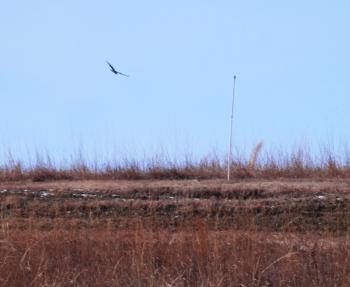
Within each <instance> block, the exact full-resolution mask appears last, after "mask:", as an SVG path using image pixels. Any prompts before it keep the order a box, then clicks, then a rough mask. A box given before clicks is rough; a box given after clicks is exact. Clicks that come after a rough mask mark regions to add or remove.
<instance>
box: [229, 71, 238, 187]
mask: <svg viewBox="0 0 350 287" xmlns="http://www.w3.org/2000/svg"><path fill="white" fill-rule="evenodd" d="M235 88H236V75H234V76H233V93H232V108H231V128H230V146H229V152H228V157H227V181H230V167H231V156H232V129H233V111H234V104H235Z"/></svg>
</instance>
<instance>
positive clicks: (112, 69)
mask: <svg viewBox="0 0 350 287" xmlns="http://www.w3.org/2000/svg"><path fill="white" fill-rule="evenodd" d="M106 63H107V64H108V66H109V67H110V68H111V71H112V72H113V73H114V74H118V72H117V71H116V70H115V69H114V67H113V66H112V64H111V63H109V62H108V61H106Z"/></svg>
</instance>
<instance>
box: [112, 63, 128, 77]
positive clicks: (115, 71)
mask: <svg viewBox="0 0 350 287" xmlns="http://www.w3.org/2000/svg"><path fill="white" fill-rule="evenodd" d="M106 63H107V64H108V66H109V67H110V68H111V72H113V73H114V74H116V75H118V74H119V75H122V76H125V77H129V76H128V75H125V74H123V73H121V72H118V71H117V70H116V69H114V67H113V66H112V65H111V63H109V62H108V61H106Z"/></svg>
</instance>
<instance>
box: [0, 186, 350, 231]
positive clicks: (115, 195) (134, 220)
mask: <svg viewBox="0 0 350 287" xmlns="http://www.w3.org/2000/svg"><path fill="white" fill-rule="evenodd" d="M349 206H350V181H346V180H314V181H310V180H283V181H282V180H280V181H279V180H275V181H251V180H250V181H247V180H246V181H232V182H230V183H228V182H226V181H223V180H205V181H198V180H182V181H166V180H162V181H154V180H151V181H55V182H40V183H34V182H9V183H1V184H0V215H1V218H2V222H11V224H12V226H13V227H14V228H21V229H22V228H27V227H28V226H29V225H28V224H29V223H30V224H31V225H32V226H33V224H34V225H35V226H37V227H40V228H48V229H50V228H53V227H54V226H56V225H57V224H60V225H62V226H63V227H64V228H68V227H69V228H70V227H71V226H72V224H73V225H74V226H79V227H82V228H85V227H88V228H92V227H101V226H106V225H108V226H111V227H114V228H128V227H129V226H130V225H135V224H140V222H142V224H143V225H146V226H149V227H150V228H156V227H159V226H161V227H169V228H173V229H174V228H178V227H185V226H191V225H192V224H193V222H194V221H195V220H197V219H198V218H200V219H204V220H206V221H207V222H208V223H209V225H212V226H215V228H220V229H232V228H235V229H245V228H246V226H249V227H250V228H251V227H252V226H253V227H254V228H257V229H263V230H276V231H302V232H304V231H308V230H319V231H332V232H334V231H345V230H347V229H348V227H349V226H350V223H349V222H350V221H349V220H348V218H349ZM252 223H253V224H252Z"/></svg>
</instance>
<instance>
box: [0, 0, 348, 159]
mask: <svg viewBox="0 0 350 287" xmlns="http://www.w3.org/2000/svg"><path fill="white" fill-rule="evenodd" d="M349 10H350V3H349V1H337V0H336V1H322V0H318V1H314V0H310V1H301V0H296V1H277V0H276V1H272V0H266V1H253V0H250V1H232V0H231V1H209V0H201V1H199V0H193V1H182V0H179V1H160V0H159V1H155V0H150V1H133V0H131V1H116V0H114V1H107V0H101V1H86V0H85V1H80V0H75V1H68V0H60V1H44V0H42V1H38V0H33V1H23V0H22V1H19V0H13V1H2V3H1V4H0V35H1V48H0V51H1V54H0V100H1V114H0V119H1V123H0V146H1V147H2V149H5V150H6V149H8V148H10V149H11V150H12V152H13V153H15V154H16V153H18V154H20V153H22V154H23V152H27V151H29V152H30V153H33V152H34V151H39V152H41V151H43V150H45V151H46V152H48V153H50V154H52V155H58V156H60V155H62V154H67V153H70V152H74V150H75V149H77V148H78V149H79V147H83V148H84V150H85V151H87V152H93V153H95V154H101V155H102V154H108V153H109V152H112V151H113V152H115V151H116V150H117V151H124V153H131V154H132V153H134V154H137V153H138V152H140V151H142V152H146V153H148V154H151V153H157V152H159V151H160V150H162V149H165V150H168V151H169V152H170V153H172V154H176V153H183V152H186V153H193V154H194V155H199V156H201V155H203V154H206V153H208V152H211V151H212V150H213V149H214V150H216V151H217V152H218V153H224V152H226V150H227V144H228V143H227V142H228V132H229V117H230V104H231V95H232V77H233V74H236V75H237V89H236V106H235V120H234V145H235V147H236V148H238V149H241V150H242V149H243V150H244V149H246V148H249V147H250V146H251V145H252V144H254V143H256V142H259V141H264V143H265V146H268V147H274V146H281V147H286V148H287V147H290V146H292V145H295V144H304V143H305V142H309V143H310V142H311V143H315V144H316V145H317V144H323V143H325V142H327V143H329V142H331V143H339V142H341V143H346V142H347V140H348V138H349V135H350V130H349V128H348V127H349V115H348V107H349V104H350V100H349V94H350V93H349V91H350V88H349V85H348V83H349V75H350V73H349V69H350V54H349V51H350V38H349V28H350V18H349ZM105 60H108V61H110V62H111V63H113V65H114V66H115V67H116V68H117V69H119V70H121V71H122V72H124V73H126V74H129V75H130V78H124V77H120V76H119V77H118V76H115V75H114V74H112V73H111V72H110V71H109V70H108V67H107V65H106V63H105Z"/></svg>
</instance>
